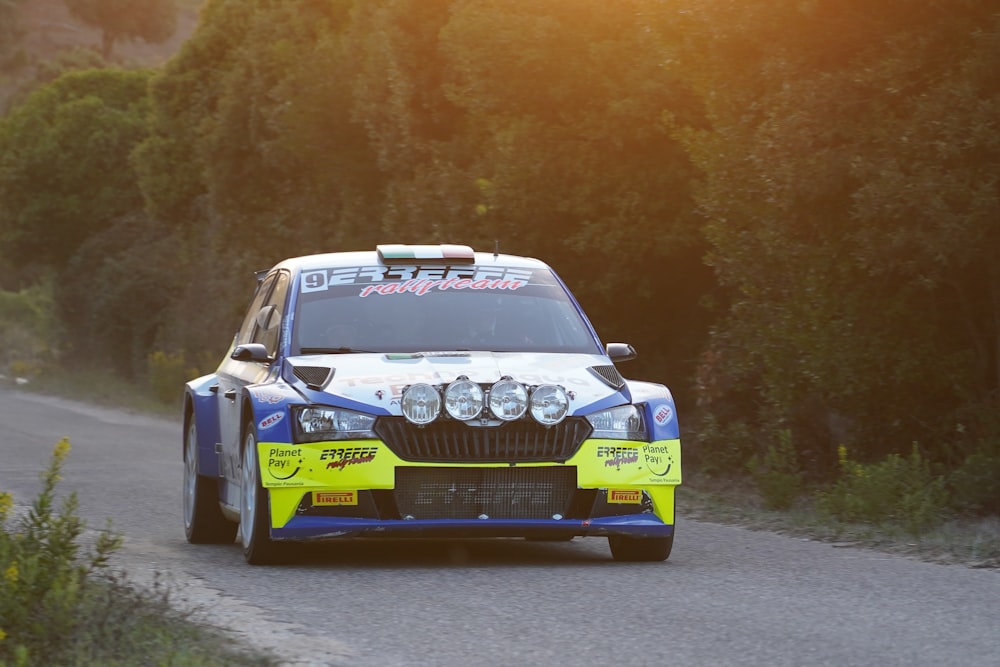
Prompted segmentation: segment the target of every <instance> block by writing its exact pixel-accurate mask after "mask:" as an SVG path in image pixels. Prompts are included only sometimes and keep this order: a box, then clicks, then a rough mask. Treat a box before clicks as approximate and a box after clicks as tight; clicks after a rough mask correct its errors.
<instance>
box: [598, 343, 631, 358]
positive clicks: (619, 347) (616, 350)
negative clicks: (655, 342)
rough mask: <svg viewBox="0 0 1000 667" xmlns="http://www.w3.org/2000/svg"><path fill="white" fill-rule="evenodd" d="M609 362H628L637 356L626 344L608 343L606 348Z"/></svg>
mask: <svg viewBox="0 0 1000 667" xmlns="http://www.w3.org/2000/svg"><path fill="white" fill-rule="evenodd" d="M606 349H607V351H608V356H609V357H611V361H630V360H632V359H635V358H636V357H637V356H639V354H638V353H637V352H636V351H635V348H634V347H632V346H631V345H629V344H628V343H608V344H607V346H606Z"/></svg>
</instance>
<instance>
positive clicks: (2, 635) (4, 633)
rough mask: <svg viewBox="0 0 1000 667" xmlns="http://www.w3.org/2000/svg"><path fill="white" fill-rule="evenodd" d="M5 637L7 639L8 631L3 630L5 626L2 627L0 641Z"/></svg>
mask: <svg viewBox="0 0 1000 667" xmlns="http://www.w3.org/2000/svg"><path fill="white" fill-rule="evenodd" d="M5 639H7V633H6V632H4V631H3V628H0V642H2V641H3V640H5Z"/></svg>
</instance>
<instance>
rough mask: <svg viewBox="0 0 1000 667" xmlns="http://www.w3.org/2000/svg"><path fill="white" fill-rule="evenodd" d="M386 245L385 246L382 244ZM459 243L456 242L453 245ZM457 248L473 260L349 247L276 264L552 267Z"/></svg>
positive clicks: (296, 267)
mask: <svg viewBox="0 0 1000 667" xmlns="http://www.w3.org/2000/svg"><path fill="white" fill-rule="evenodd" d="M380 247H385V246H380ZM393 247H394V248H396V249H400V248H403V249H406V248H413V249H417V248H419V249H429V248H434V247H436V246H405V245H404V246H393ZM452 247H456V246H452ZM457 247H458V248H465V249H467V250H468V252H469V253H471V254H472V257H473V261H471V262H470V261H468V259H466V260H464V261H460V262H456V261H452V260H449V259H447V258H445V257H443V256H442V258H441V259H434V258H431V257H427V256H423V257H422V258H421V259H419V260H405V259H397V260H392V261H391V262H386V261H383V259H382V257H381V255H380V253H379V251H378V250H358V251H348V252H329V253H319V254H315V255H303V256H301V257H290V258H288V259H285V260H283V261H281V262H279V263H278V264H276V265H275V266H274V268H273V269H272V270H274V269H287V270H289V271H291V272H292V273H296V272H299V271H309V270H314V269H322V268H330V267H336V266H389V265H391V264H397V265H399V264H403V265H407V266H413V265H414V264H424V265H430V266H448V265H452V264H470V265H472V264H474V265H479V266H483V265H491V264H492V265H498V266H507V267H522V268H545V269H548V268H550V267H549V266H548V264H546V263H545V262H542V261H541V260H538V259H534V258H531V257H521V256H519V255H505V254H498V253H492V252H475V253H474V252H472V249H471V248H469V247H468V246H457Z"/></svg>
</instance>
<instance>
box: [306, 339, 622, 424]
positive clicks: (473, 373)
mask: <svg viewBox="0 0 1000 667" xmlns="http://www.w3.org/2000/svg"><path fill="white" fill-rule="evenodd" d="M288 363H289V365H290V366H291V370H292V376H293V377H294V378H295V382H294V384H295V385H296V386H297V388H299V390H300V391H301V392H302V393H303V396H304V397H305V398H306V399H307V400H309V401H330V402H332V403H341V404H343V403H345V402H346V403H355V404H364V405H368V406H372V407H376V406H377V407H381V408H383V409H384V410H385V411H387V412H388V413H390V414H397V415H398V414H401V412H400V408H399V399H400V397H401V395H402V392H403V389H404V388H405V387H406V386H408V385H411V384H415V383H418V382H425V383H428V384H432V385H440V384H447V383H449V382H452V381H454V380H455V379H457V378H459V377H467V378H468V379H470V380H472V381H473V382H478V383H483V384H492V383H493V382H496V381H497V380H499V379H501V378H503V377H509V378H512V379H514V380H517V381H518V382H522V383H524V384H526V385H529V386H532V385H539V384H555V385H560V386H562V387H564V388H565V389H566V392H567V394H568V395H569V398H570V414H578V413H582V412H585V411H587V410H589V409H592V408H593V407H594V406H595V404H607V405H609V406H613V405H618V404H621V403H625V402H628V401H629V397H628V393H627V388H626V384H625V380H624V379H623V378H622V377H621V375H619V374H618V371H617V369H615V367H614V365H613V364H612V363H611V361H610V360H609V359H608V358H607V357H605V356H602V355H589V354H553V353H524V352H517V353H512V352H509V353H501V352H425V353H414V354H339V355H310V356H300V357H292V358H289V359H288Z"/></svg>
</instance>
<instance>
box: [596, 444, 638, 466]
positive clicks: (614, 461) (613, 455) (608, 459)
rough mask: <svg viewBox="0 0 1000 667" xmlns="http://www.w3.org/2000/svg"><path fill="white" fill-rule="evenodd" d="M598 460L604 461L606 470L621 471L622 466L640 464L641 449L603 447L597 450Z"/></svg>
mask: <svg viewBox="0 0 1000 667" xmlns="http://www.w3.org/2000/svg"><path fill="white" fill-rule="evenodd" d="M597 458H599V459H603V460H604V467H605V468H614V469H615V470H621V469H622V466H627V465H631V464H637V463H639V448H638V447H624V446H614V447H607V446H604V445H601V446H600V447H598V448H597Z"/></svg>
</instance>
